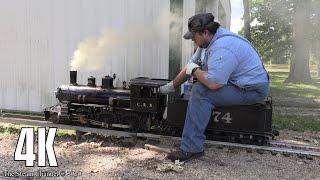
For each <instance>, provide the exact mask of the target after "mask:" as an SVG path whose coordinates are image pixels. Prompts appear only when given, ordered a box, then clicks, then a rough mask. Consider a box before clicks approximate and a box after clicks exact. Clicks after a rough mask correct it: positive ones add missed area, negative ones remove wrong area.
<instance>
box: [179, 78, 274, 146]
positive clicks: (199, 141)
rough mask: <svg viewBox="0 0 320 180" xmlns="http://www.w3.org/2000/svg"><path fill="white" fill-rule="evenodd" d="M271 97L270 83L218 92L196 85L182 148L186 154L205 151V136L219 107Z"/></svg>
mask: <svg viewBox="0 0 320 180" xmlns="http://www.w3.org/2000/svg"><path fill="white" fill-rule="evenodd" d="M268 94H269V83H262V84H256V85H250V86H247V87H245V88H238V87H236V86H234V85H232V84H227V85H225V86H223V87H222V88H220V89H218V90H215V91H213V90H210V89H208V88H207V87H206V86H205V85H203V84H201V83H200V82H197V83H195V84H194V85H193V87H192V90H191V96H190V99H189V102H188V109H187V114H186V119H185V123H184V129H183V133H182V142H181V146H180V148H181V149H182V150H183V151H185V152H201V151H203V144H204V141H205V139H206V136H205V135H204V132H205V130H206V127H207V125H208V122H209V120H210V117H211V114H212V110H213V109H214V108H215V107H218V106H232V105H250V104H255V103H261V102H263V100H264V98H265V97H266V96H267V95H268Z"/></svg>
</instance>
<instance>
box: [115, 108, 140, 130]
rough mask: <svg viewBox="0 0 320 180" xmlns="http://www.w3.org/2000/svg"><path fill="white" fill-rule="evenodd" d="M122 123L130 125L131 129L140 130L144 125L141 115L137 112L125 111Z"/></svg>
mask: <svg viewBox="0 0 320 180" xmlns="http://www.w3.org/2000/svg"><path fill="white" fill-rule="evenodd" d="M119 123H120V124H123V125H129V126H130V127H131V128H130V130H131V131H139V130H140V127H141V126H142V125H141V124H140V123H141V122H140V116H139V114H137V113H132V112H124V114H123V115H122V116H121V118H120V122H119Z"/></svg>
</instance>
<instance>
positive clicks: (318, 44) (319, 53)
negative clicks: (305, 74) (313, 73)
mask: <svg viewBox="0 0 320 180" xmlns="http://www.w3.org/2000/svg"><path fill="white" fill-rule="evenodd" d="M315 55H316V59H317V60H318V78H320V42H319V41H317V42H316V50H315Z"/></svg>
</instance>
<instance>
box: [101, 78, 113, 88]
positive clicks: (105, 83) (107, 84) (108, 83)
mask: <svg viewBox="0 0 320 180" xmlns="http://www.w3.org/2000/svg"><path fill="white" fill-rule="evenodd" d="M101 84H102V85H101V87H102V88H105V89H113V78H112V77H110V76H105V77H103V78H102V83H101Z"/></svg>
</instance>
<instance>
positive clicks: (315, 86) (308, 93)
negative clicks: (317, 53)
mask: <svg viewBox="0 0 320 180" xmlns="http://www.w3.org/2000/svg"><path fill="white" fill-rule="evenodd" d="M266 68H267V70H268V71H269V74H270V78H271V81H270V82H271V83H270V95H271V96H272V97H288V98H301V100H304V99H305V100H319V99H320V78H318V77H317V71H316V67H315V66H313V67H311V76H312V79H313V81H312V82H311V83H301V84H293V83H283V82H284V81H285V79H286V78H287V77H288V74H289V66H288V65H269V66H267V67H266ZM307 102H308V101H307ZM309 102H310V101H309ZM293 114H296V113H293ZM273 125H274V127H275V128H276V129H278V130H282V129H289V130H294V131H320V115H315V116H302V115H281V114H279V113H277V112H274V113H273Z"/></svg>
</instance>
